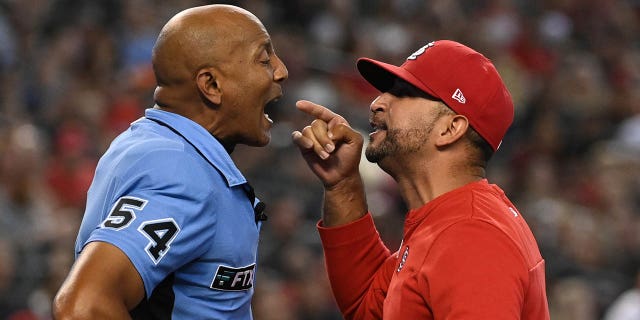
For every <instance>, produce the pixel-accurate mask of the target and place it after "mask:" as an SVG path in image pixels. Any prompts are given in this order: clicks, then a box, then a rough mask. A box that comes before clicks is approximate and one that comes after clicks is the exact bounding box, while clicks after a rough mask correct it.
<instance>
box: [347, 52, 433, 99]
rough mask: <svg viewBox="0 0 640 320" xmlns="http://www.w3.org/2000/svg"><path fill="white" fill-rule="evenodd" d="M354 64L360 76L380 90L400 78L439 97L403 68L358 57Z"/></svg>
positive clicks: (383, 89)
mask: <svg viewBox="0 0 640 320" xmlns="http://www.w3.org/2000/svg"><path fill="white" fill-rule="evenodd" d="M356 66H357V68H358V71H359V72H360V74H361V75H362V77H363V78H364V79H365V80H367V82H369V83H370V84H371V85H372V86H374V87H375V88H376V89H378V90H379V91H380V92H387V91H388V90H389V89H391V87H392V86H393V82H394V80H395V79H396V78H400V79H403V80H405V81H407V82H409V83H411V84H412V85H414V86H416V87H418V89H420V90H422V91H424V92H426V93H427V94H429V95H431V96H433V97H435V98H438V99H439V98H440V97H439V96H438V95H437V94H436V93H435V92H434V91H433V90H431V89H430V88H429V87H428V86H426V85H425V84H424V83H422V81H420V80H418V78H416V77H415V76H414V75H413V74H411V72H409V71H407V70H406V69H404V68H401V67H398V66H394V65H392V64H388V63H384V62H380V61H377V60H373V59H370V58H360V59H358V61H357V63H356Z"/></svg>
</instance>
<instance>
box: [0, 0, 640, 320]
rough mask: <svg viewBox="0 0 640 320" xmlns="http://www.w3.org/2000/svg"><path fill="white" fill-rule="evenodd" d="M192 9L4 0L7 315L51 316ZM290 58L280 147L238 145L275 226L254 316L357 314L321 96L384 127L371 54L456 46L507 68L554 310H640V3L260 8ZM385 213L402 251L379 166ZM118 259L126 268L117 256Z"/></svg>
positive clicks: (520, 184) (268, 236) (441, 2)
mask: <svg viewBox="0 0 640 320" xmlns="http://www.w3.org/2000/svg"><path fill="white" fill-rule="evenodd" d="M208 3H212V2H211V1H195V0H163V1H154V0H1V1H0V319H11V320H23V319H25V320H26V319H49V318H50V316H49V312H50V303H51V300H52V297H53V295H54V294H55V292H56V291H57V289H58V288H59V286H60V284H61V281H62V280H63V279H64V277H65V276H66V274H67V272H68V271H69V268H70V267H71V265H72V263H73V259H74V258H73V243H74V241H75V236H76V232H77V230H78V227H79V222H80V220H81V218H82V214H83V210H84V205H85V198H86V190H87V188H88V185H89V183H90V182H91V179H92V176H93V170H94V168H95V165H96V162H97V160H98V159H99V157H100V156H101V154H102V153H103V152H104V151H105V149H106V147H107V146H108V145H109V143H110V142H111V140H112V139H113V138H114V137H115V136H116V135H117V134H118V133H119V132H121V131H122V130H124V129H126V128H127V127H128V125H129V123H130V122H132V121H134V120H135V119H137V118H139V117H140V116H142V114H143V111H144V109H145V108H148V107H151V106H152V105H153V101H152V94H153V90H154V88H155V82H154V78H153V74H152V71H151V66H150V51H151V48H152V46H153V43H154V41H155V38H156V36H157V34H158V32H159V30H160V28H161V27H162V25H163V24H164V23H165V22H166V21H167V20H168V19H169V18H170V17H171V16H172V15H174V14H175V13H177V12H178V11H180V10H182V9H185V8H187V7H191V6H195V5H202V4H208ZM226 3H230V4H235V5H239V6H242V7H244V8H246V9H248V10H250V11H252V12H253V13H254V14H256V16H258V17H259V18H260V19H261V20H262V21H263V23H264V24H265V26H266V27H267V29H268V31H269V33H270V34H271V36H272V39H273V42H274V45H275V48H276V52H277V53H278V55H279V56H280V57H281V58H282V60H283V61H284V62H285V64H286V65H287V67H288V69H289V80H288V81H287V82H286V83H285V85H284V89H285V97H284V98H283V99H281V100H280V101H279V103H278V105H277V107H275V108H272V109H269V110H267V111H266V112H267V113H269V115H270V117H271V118H272V119H274V121H275V126H274V128H273V131H272V142H271V144H270V145H269V146H268V147H266V148H249V147H238V148H237V149H236V151H235V152H234V153H233V154H232V156H233V158H234V159H235V160H236V161H237V163H238V166H239V167H240V169H241V170H242V171H243V172H244V173H245V175H246V177H247V179H248V180H249V181H250V182H251V183H252V184H253V185H254V187H255V189H256V192H257V194H258V196H259V197H260V198H261V199H262V200H263V201H264V202H266V204H267V214H268V216H269V220H268V221H267V223H265V225H264V227H263V232H262V235H261V243H260V254H259V256H260V258H259V274H258V276H257V287H256V295H255V299H254V304H253V307H254V314H255V319H256V320H267V319H280V320H288V319H311V320H313V319H319V320H320V319H322V320H328V319H340V315H339V312H338V311H337V307H336V305H335V302H334V301H333V298H332V297H331V293H330V288H329V285H328V281H327V278H326V275H325V271H324V264H323V258H322V248H321V246H320V244H319V243H320V242H319V238H318V235H317V232H316V230H315V224H316V222H317V221H318V219H319V217H320V210H321V197H322V188H321V186H320V184H319V182H318V181H317V180H316V179H315V177H314V176H313V175H312V174H311V173H310V171H309V170H308V169H307V168H306V164H305V163H304V162H303V161H302V159H301V157H300V156H299V155H298V151H297V149H296V148H295V147H294V146H293V145H292V143H291V137H290V135H291V132H292V131H293V130H298V129H300V128H302V127H303V126H305V125H306V124H307V123H308V122H309V121H310V120H311V119H309V118H308V117H307V116H305V115H303V114H301V113H300V112H297V111H296V110H295V107H294V103H295V101H296V100H298V99H301V98H304V99H308V100H312V101H315V102H318V103H321V104H325V105H327V106H329V107H331V108H333V109H334V110H335V111H336V112H339V113H341V114H343V115H344V116H345V117H346V118H347V119H348V120H349V121H350V122H351V124H352V126H354V127H355V128H358V129H359V130H361V131H362V132H363V134H367V132H368V130H369V129H368V120H367V119H368V114H367V112H368V109H367V108H368V105H369V103H370V101H371V100H372V99H373V98H374V97H375V95H376V92H375V91H374V90H373V89H372V88H371V87H369V85H368V84H367V83H366V82H364V81H363V80H362V79H361V78H360V77H359V76H358V74H357V71H356V69H355V59H356V58H357V57H360V56H368V57H373V58H376V59H380V60H383V61H388V62H392V63H395V64H401V63H402V62H403V60H404V59H405V58H406V57H407V56H408V55H409V54H411V53H412V52H413V51H415V50H416V49H417V48H419V47H421V46H422V45H424V44H426V43H427V42H430V41H433V40H437V39H452V40H456V41H459V42H462V43H465V44H467V45H469V46H471V47H473V48H475V49H477V50H478V51H480V52H482V53H484V54H485V55H486V56H487V57H489V58H490V59H491V60H492V61H493V62H494V63H495V64H496V66H497V68H498V70H499V71H500V73H501V74H502V77H503V78H504V80H505V82H506V83H507V86H508V87H509V89H510V91H511V93H512V95H513V99H514V102H515V105H516V118H515V122H514V124H513V126H512V128H511V129H510V131H509V132H508V134H507V137H506V139H505V141H504V142H503V144H502V146H501V148H500V150H499V151H498V152H497V154H496V155H495V156H494V159H493V160H492V163H491V164H490V167H489V171H488V176H489V180H490V181H491V182H494V183H497V184H499V185H501V186H502V187H503V189H504V190H505V191H506V192H507V194H508V195H509V196H510V197H511V199H512V200H513V201H514V203H515V204H516V205H517V206H518V207H519V209H520V211H522V213H523V215H524V216H525V218H526V219H527V221H528V222H529V224H530V226H531V227H532V230H533V232H534V234H535V235H536V237H537V239H538V242H539V245H540V248H541V251H542V254H543V256H544V257H545V259H546V263H547V269H546V271H547V289H548V297H549V304H550V309H551V318H552V319H557V320H564V319H571V320H574V319H581V320H591V319H605V320H619V319H622V320H625V319H640V277H639V276H638V275H639V271H640V36H639V35H640V1H638V0H560V1H557V0H544V1H534V0H479V1H463V0H431V1H421V0H353V1H343V0H298V1H288V0H271V1H261V0H246V1H227V2H226ZM361 170H362V173H363V175H364V178H365V184H366V185H367V193H368V198H369V208H370V210H371V211H372V212H373V214H374V218H375V219H376V222H377V225H378V227H379V230H380V232H381V234H382V237H383V239H384V241H385V242H386V243H387V244H388V246H389V247H390V248H391V249H392V250H395V248H397V247H398V246H399V244H400V240H401V237H402V220H403V217H404V213H405V209H406V208H405V207H404V205H403V204H402V201H401V199H399V197H398V193H397V190H396V189H395V187H394V184H393V183H392V182H391V181H390V177H388V176H387V175H386V174H384V173H383V172H382V171H380V170H379V169H378V168H377V167H376V166H375V165H371V164H369V163H368V162H366V160H365V161H363V163H362V169H361ZM105 263H109V261H105Z"/></svg>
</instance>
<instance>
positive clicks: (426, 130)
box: [365, 122, 434, 163]
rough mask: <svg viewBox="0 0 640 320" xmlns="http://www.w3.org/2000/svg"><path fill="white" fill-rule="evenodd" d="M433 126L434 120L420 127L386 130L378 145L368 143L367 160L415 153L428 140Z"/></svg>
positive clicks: (372, 160) (371, 160) (378, 159)
mask: <svg viewBox="0 0 640 320" xmlns="http://www.w3.org/2000/svg"><path fill="white" fill-rule="evenodd" d="M433 127H434V122H432V123H429V124H428V125H427V126H424V127H422V128H411V129H390V130H387V135H386V136H385V138H384V140H383V141H382V142H380V144H379V145H377V146H374V145H372V144H371V143H369V145H368V146H367V149H366V150H365V156H366V157H367V160H369V162H374V163H379V162H380V161H381V160H383V159H384V158H386V157H388V156H396V157H401V156H403V155H409V154H412V153H415V152H417V151H419V150H420V149H422V147H423V146H424V145H425V143H426V142H427V140H429V134H430V133H431V131H432V130H433Z"/></svg>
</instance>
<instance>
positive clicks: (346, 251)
mask: <svg viewBox="0 0 640 320" xmlns="http://www.w3.org/2000/svg"><path fill="white" fill-rule="evenodd" d="M357 66H358V70H359V71H360V73H361V74H362V76H363V77H364V78H365V79H366V80H367V81H368V82H369V83H371V84H372V85H373V86H374V87H376V88H377V89H378V90H380V92H381V95H379V96H378V97H377V98H376V99H375V100H374V101H373V102H372V103H371V107H370V122H371V126H372V128H373V132H372V133H371V134H370V135H369V139H370V143H369V145H368V147H367V150H366V156H367V159H368V160H369V161H371V162H376V163H377V164H378V165H379V166H380V168H382V169H383V170H384V171H385V172H387V173H388V174H390V175H391V176H392V177H393V178H394V179H395V181H396V182H397V183H398V186H399V189H400V192H401V195H402V197H403V199H404V201H405V202H406V204H407V206H408V208H409V209H410V210H409V212H408V213H407V216H406V219H405V223H404V235H403V241H402V245H401V246H400V248H399V250H398V251H397V252H396V253H393V254H391V253H390V251H389V249H387V248H386V247H385V245H384V244H383V243H382V241H381V239H380V236H379V234H378V232H377V230H376V228H375V225H374V223H373V219H372V218H371V214H370V213H369V210H368V208H367V203H366V199H365V193H364V187H363V182H362V179H361V176H360V173H359V171H358V165H359V159H360V154H361V151H362V144H363V138H362V136H361V135H360V134H358V133H357V132H356V131H355V130H353V129H352V128H351V127H350V126H349V124H348V123H347V121H346V120H345V119H344V118H342V117H341V116H339V115H337V114H335V113H333V112H332V111H330V110H329V109H327V108H325V107H323V106H319V105H316V104H314V103H311V102H309V101H299V102H298V103H297V107H298V108H299V109H300V110H301V111H303V112H306V113H308V114H310V115H312V116H314V117H315V118H316V119H315V120H314V121H313V122H312V123H311V124H310V125H309V126H307V127H305V128H304V129H303V130H302V132H299V131H296V132H294V133H293V140H294V143H295V144H296V145H297V146H298V147H299V149H300V151H301V153H302V155H303V157H304V159H305V160H306V161H307V163H308V165H309V167H310V168H311V170H312V171H313V172H314V173H315V174H316V175H317V176H318V177H319V179H320V180H321V181H322V183H323V184H324V192H325V194H324V207H323V217H322V220H321V221H320V222H319V223H318V230H319V232H320V236H321V239H322V245H323V247H324V251H325V259H326V264H327V271H328V273H329V279H330V281H331V286H332V289H333V293H334V295H335V298H336V301H337V302H338V305H339V307H340V309H341V311H342V313H343V315H344V316H345V318H346V319H403V320H404V319H411V320H417V319H482V320H487V319H492V320H496V319H536V320H538V319H549V311H548V304H547V297H546V290H545V274H544V260H543V259H542V257H541V255H540V251H539V249H538V246H537V244H536V241H535V239H534V236H533V234H532V233H531V231H530V229H529V227H528V225H527V223H526V222H525V220H524V218H523V216H522V215H521V213H520V212H519V211H518V210H517V209H516V208H515V206H514V205H513V204H512V203H511V202H510V201H509V199H507V197H506V196H505V194H504V192H503V191H502V190H501V189H500V188H499V187H498V186H496V185H493V184H490V183H489V182H488V181H487V180H486V178H485V168H486V165H487V162H488V161H489V159H490V158H491V156H492V154H493V153H494V152H495V151H496V150H497V149H498V147H499V146H500V143H501V141H502V138H503V136H504V135H505V133H506V132H507V129H508V128H509V126H510V125H511V122H512V121H513V112H514V110H513V102H512V100H511V96H510V94H509V92H508V90H507V89H506V88H505V86H504V83H503V81H502V79H501V78H500V75H499V74H498V72H497V71H496V69H495V67H494V66H493V64H492V63H491V62H490V61H489V60H488V59H487V58H486V57H484V56H483V55H482V54H480V53H478V52H476V51H474V50H473V49H471V48H469V47H466V46H464V45H462V44H460V43H457V42H454V41H447V40H441V41H436V42H431V43H429V44H427V45H425V46H423V47H422V48H420V49H419V50H418V51H416V52H415V53H413V54H412V55H411V56H409V57H408V58H407V60H406V61H405V62H404V64H403V65H402V66H400V67H398V66H394V65H391V64H386V63H383V62H379V61H376V60H372V59H368V58H361V59H359V60H358V63H357Z"/></svg>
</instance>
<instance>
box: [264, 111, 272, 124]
mask: <svg viewBox="0 0 640 320" xmlns="http://www.w3.org/2000/svg"><path fill="white" fill-rule="evenodd" d="M264 117H265V118H267V121H269V123H273V120H271V118H269V115H268V114H266V113H265V114H264Z"/></svg>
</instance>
